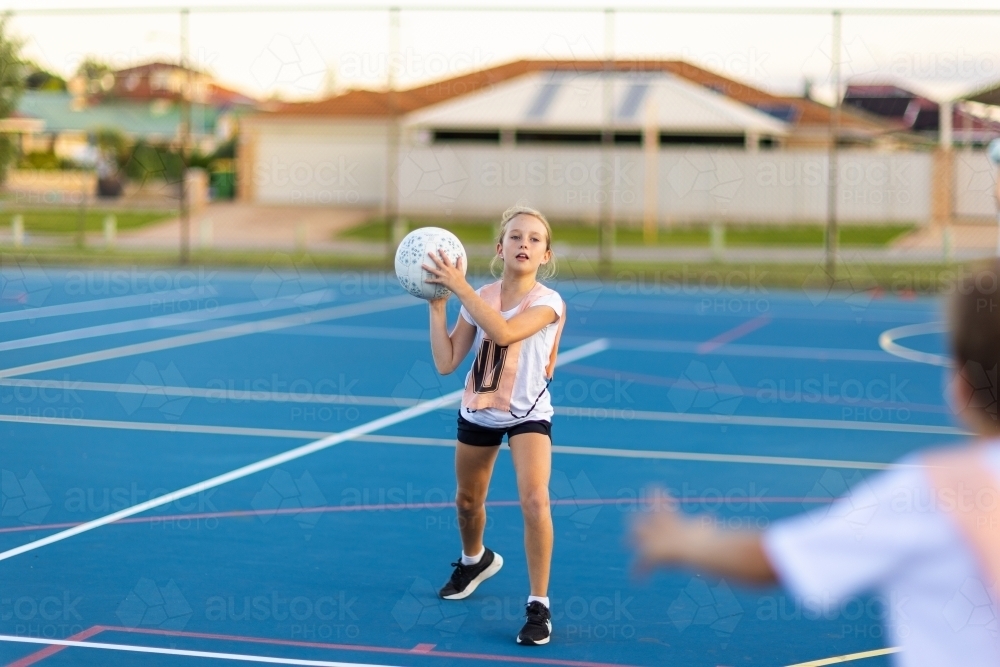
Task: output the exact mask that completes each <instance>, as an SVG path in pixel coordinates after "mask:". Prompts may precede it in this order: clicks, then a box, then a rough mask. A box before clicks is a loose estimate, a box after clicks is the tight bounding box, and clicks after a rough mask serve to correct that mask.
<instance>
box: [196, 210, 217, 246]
mask: <svg viewBox="0 0 1000 667" xmlns="http://www.w3.org/2000/svg"><path fill="white" fill-rule="evenodd" d="M213 232H214V229H213V225H212V218H210V217H208V216H204V217H202V219H201V221H200V222H199V225H198V245H199V246H200V247H201V248H211V247H212V237H213Z"/></svg>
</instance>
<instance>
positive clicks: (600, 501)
mask: <svg viewBox="0 0 1000 667" xmlns="http://www.w3.org/2000/svg"><path fill="white" fill-rule="evenodd" d="M674 500H676V501H677V502H679V503H681V504H682V505H683V504H685V503H687V504H691V503H704V504H716V503H722V504H725V503H758V502H759V503H762V504H763V503H775V504H784V503H799V504H828V503H831V502H833V500H834V499H833V498H795V497H790V496H745V497H744V496H735V497H730V496H683V497H674ZM636 502H638V503H640V504H645V503H644V502H643V501H640V500H637V499H636V498H579V499H576V498H568V499H556V500H550V501H549V504H550V505H579V506H580V507H594V506H595V505H618V504H620V503H627V504H633V503H636ZM520 505H521V501H519V500H490V501H487V503H486V506H487V507H519V506H520ZM452 507H454V503H451V502H442V503H391V504H379V505H321V506H317V507H301V508H299V507H291V508H285V509H276V510H273V511H267V512H263V511H257V510H230V511H227V512H200V513H199V512H194V513H189V514H165V515H163V516H139V517H131V518H127V519H122V520H120V521H115V524H129V523H160V522H165V521H195V520H205V519H233V518H240V517H255V516H269V517H270V516H275V515H286V514H327V513H331V512H380V511H388V512H399V511H403V510H439V509H450V508H452ZM81 523H84V522H83V521H72V522H65V523H41V524H36V525H29V526H9V527H7V528H0V534H2V533H24V532H30V531H33V530H57V529H60V528H72V527H73V526H79V525H80V524H81Z"/></svg>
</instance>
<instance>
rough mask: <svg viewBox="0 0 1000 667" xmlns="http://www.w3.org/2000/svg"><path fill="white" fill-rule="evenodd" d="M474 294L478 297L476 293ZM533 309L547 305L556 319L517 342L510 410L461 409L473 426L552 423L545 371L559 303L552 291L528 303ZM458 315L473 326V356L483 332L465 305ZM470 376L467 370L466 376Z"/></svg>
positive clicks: (505, 314) (509, 315) (509, 312)
mask: <svg viewBox="0 0 1000 667" xmlns="http://www.w3.org/2000/svg"><path fill="white" fill-rule="evenodd" d="M476 294H479V290H476ZM520 306H521V304H518V305H516V306H514V307H513V308H511V309H510V310H505V311H503V312H501V313H500V315H501V316H503V318H504V319H505V320H509V319H510V318H512V317H513V316H514V315H516V314H517V311H518V308H520ZM536 306H548V307H549V308H551V309H552V310H554V311H555V313H556V316H557V319H556V321H555V322H552V323H551V324H547V325H546V326H545V327H544V328H542V330H541V331H539V332H538V333H536V334H534V335H532V336H528V337H527V338H525V339H524V340H523V341H521V353H520V355H518V362H517V376H516V377H515V378H514V391H513V393H512V394H511V397H510V411H509V412H505V411H503V410H497V409H495V408H484V409H482V410H474V411H473V410H469V409H466V408H461V411H462V412H461V414H462V417H464V418H465V419H467V420H468V421H470V422H472V423H473V424H478V425H479V426H485V427H487V428H506V427H509V426H515V425H517V424H520V423H522V422H526V421H552V414H553V410H552V400H551V396H550V394H549V391H548V389H547V386H548V379H547V378H546V377H545V368H546V366H548V364H549V359H550V358H551V355H552V346H553V345H555V341H556V334H557V333H558V331H559V320H558V318H559V317H562V316H563V310H564V307H563V300H562V297H560V296H559V294H557V293H556V292H552V293H551V294H547V295H545V296H543V297H540V298H539V299H538V300H537V301H535V302H534V303H533V304H531V307H532V308H534V307H536ZM460 313H461V316H462V317H463V318H464V319H465V321H466V322H468V323H469V324H471V325H472V326H474V327H476V340H475V341H474V342H473V344H472V352H473V354H475V353H476V351H477V350H479V347H480V345H482V343H483V329H482V327H480V326H479V325H478V324H476V322H475V321H474V320H473V319H472V315H470V314H469V311H467V310H466V309H465V306H462V310H461V311H460ZM471 374H472V371H471V370H470V371H469V375H471ZM469 375H467V376H466V378H465V382H466V384H468V383H469ZM511 413H513V414H511ZM515 415H517V416H515Z"/></svg>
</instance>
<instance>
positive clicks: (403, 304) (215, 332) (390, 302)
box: [0, 294, 421, 378]
mask: <svg viewBox="0 0 1000 667" xmlns="http://www.w3.org/2000/svg"><path fill="white" fill-rule="evenodd" d="M420 303H421V301H420V300H418V299H414V298H413V297H412V296H410V295H409V294H406V295H403V296H393V297H386V298H384V299H375V300H374V301H363V302H361V303H352V304H346V305H343V306H333V307H331V308H323V309H320V310H313V311H308V312H305V313H294V314H292V315H282V316H281V317H274V318H271V319H266V320H257V321H254V322H241V323H240V324H232V325H230V326H226V327H219V328H217V329H209V330H208V331H199V332H196V333H190V334H182V335H180V336H172V337H170V338H161V339H159V340H153V341H148V342H145V343H133V344H131V345H122V346H121V347H113V348H110V349H107V350H98V351H96V352H86V353H84V354H77V355H73V356H71V357H63V358H61V359H53V360H51V361H41V362H38V363H34V364H27V365H24V366H17V367H15V368H7V369H3V370H0V378H9V377H16V376H18V375H27V374H28V373H39V372H41V371H48V370H53V369H56V368H67V367H69V366H79V365H81V364H89V363H93V362H95V361H106V360H108V359H120V358H122V357H128V356H132V355H136V354H145V353H147V352H160V351H162V350H170V349H173V348H177V347H183V346H185V345H196V344H198V343H208V342H213V341H219V340H226V339H228V338H236V337H238V336H247V335H250V334H256V333H264V332H267V331H275V330H277V329H285V328H288V327H297V326H302V325H303V324H310V323H312V322H322V321H326V320H335V319H339V318H342V317H353V316H355V315H365V314H368V313H377V312H382V311H386V310H392V309H394V308H407V307H410V306H415V305H418V304H420Z"/></svg>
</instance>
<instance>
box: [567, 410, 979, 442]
mask: <svg viewBox="0 0 1000 667" xmlns="http://www.w3.org/2000/svg"><path fill="white" fill-rule="evenodd" d="M555 413H556V414H557V415H562V416H564V417H581V418H590V419H597V420H605V421H606V420H612V419H614V420H621V421H654V422H676V423H682V424H718V425H719V426H777V427H779V428H818V429H832V430H836V431H877V432H888V433H927V434H931V435H972V434H971V433H969V432H968V431H965V430H963V429H960V428H956V427H954V426H934V425H931V424H900V423H895V422H862V421H844V420H840V419H806V418H797V417H752V416H744V415H730V416H726V415H707V414H693V413H692V414H689V413H686V412H653V411H649V410H608V409H605V408H567V407H560V406H556V407H555Z"/></svg>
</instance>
